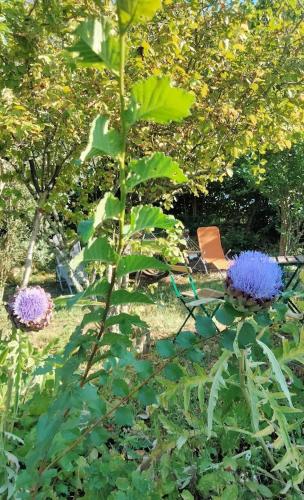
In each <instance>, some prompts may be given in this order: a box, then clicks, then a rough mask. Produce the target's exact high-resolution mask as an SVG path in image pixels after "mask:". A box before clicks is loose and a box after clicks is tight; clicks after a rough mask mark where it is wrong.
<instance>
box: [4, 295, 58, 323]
mask: <svg viewBox="0 0 304 500" xmlns="http://www.w3.org/2000/svg"><path fill="white" fill-rule="evenodd" d="M8 310H9V313H10V316H11V318H12V320H13V321H14V323H15V325H16V326H17V327H18V328H23V329H26V330H36V331H37V330H41V329H42V328H44V327H45V326H47V325H48V324H49V322H50V319H51V316H52V310H53V301H52V299H51V296H50V294H49V293H46V292H45V291H44V290H43V288H41V287H40V286H30V287H27V288H21V289H19V290H18V291H17V292H16V293H15V295H14V296H13V297H12V299H11V301H10V303H9V304H8Z"/></svg>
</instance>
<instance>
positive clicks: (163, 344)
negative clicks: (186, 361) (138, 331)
mask: <svg viewBox="0 0 304 500" xmlns="http://www.w3.org/2000/svg"><path fill="white" fill-rule="evenodd" d="M156 350H157V352H158V354H159V355H160V357H161V358H170V357H171V356H174V354H175V349H174V345H173V342H172V340H167V339H163V340H158V341H157V342H156Z"/></svg>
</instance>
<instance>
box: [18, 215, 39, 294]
mask: <svg viewBox="0 0 304 500" xmlns="http://www.w3.org/2000/svg"><path fill="white" fill-rule="evenodd" d="M41 221H42V210H41V208H40V206H39V205H38V207H37V208H36V210H35V215H34V220H33V227H32V234H31V238H30V241H29V245H28V249H27V255H26V260H25V265H24V273H23V280H22V284H21V287H22V288H23V287H26V286H27V285H28V282H29V279H30V277H31V274H32V266H33V253H34V249H35V245H36V240H37V236H38V233H39V229H40V225H41Z"/></svg>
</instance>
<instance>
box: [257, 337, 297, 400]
mask: <svg viewBox="0 0 304 500" xmlns="http://www.w3.org/2000/svg"><path fill="white" fill-rule="evenodd" d="M257 343H258V344H259V346H260V347H261V348H262V350H263V352H264V354H265V355H266V356H267V358H268V360H269V362H270V364H271V367H272V371H273V373H274V375H275V379H276V381H277V383H278V384H279V386H280V387H281V389H282V391H283V392H284V394H285V396H286V399H287V401H288V403H289V406H293V404H292V401H291V396H290V392H289V389H288V386H287V383H286V380H285V377H284V375H283V372H282V370H281V368H280V365H279V362H278V360H277V359H276V357H275V355H274V354H273V352H272V350H271V349H269V347H268V346H267V345H266V344H264V342H261V341H260V340H257Z"/></svg>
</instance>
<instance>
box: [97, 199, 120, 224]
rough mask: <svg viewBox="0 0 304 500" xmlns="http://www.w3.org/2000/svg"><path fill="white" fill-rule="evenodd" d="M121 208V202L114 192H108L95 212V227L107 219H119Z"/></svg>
mask: <svg viewBox="0 0 304 500" xmlns="http://www.w3.org/2000/svg"><path fill="white" fill-rule="evenodd" d="M120 210H121V203H120V200H119V199H118V198H116V196H114V195H113V194H112V193H106V194H105V195H104V197H103V198H102V199H101V200H100V202H99V203H98V205H97V207H96V208H95V212H94V228H96V227H97V226H99V225H100V224H102V223H103V222H104V221H105V220H107V219H117V218H118V216H119V213H120Z"/></svg>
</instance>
